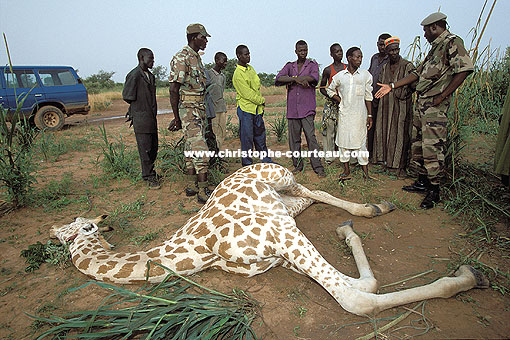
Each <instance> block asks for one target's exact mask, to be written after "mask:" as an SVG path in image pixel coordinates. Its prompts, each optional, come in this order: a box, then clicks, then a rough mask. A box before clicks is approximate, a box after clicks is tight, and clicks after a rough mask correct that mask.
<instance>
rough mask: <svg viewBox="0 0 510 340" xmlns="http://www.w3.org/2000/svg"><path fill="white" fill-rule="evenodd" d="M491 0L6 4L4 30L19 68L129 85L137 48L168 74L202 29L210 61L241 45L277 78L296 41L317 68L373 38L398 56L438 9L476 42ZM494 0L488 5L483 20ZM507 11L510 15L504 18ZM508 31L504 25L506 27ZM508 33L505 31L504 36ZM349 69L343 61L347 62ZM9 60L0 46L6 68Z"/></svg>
mask: <svg viewBox="0 0 510 340" xmlns="http://www.w3.org/2000/svg"><path fill="white" fill-rule="evenodd" d="M484 2H485V0H441V1H439V0H427V1H423V0H420V1H416V0H401V1H397V0H383V1H381V0H374V1H372V0H362V1H349V2H347V1H343V0H336V1H310V0H308V1H304V0H293V1H266V0H254V1H244V2H243V1H230V0H225V1H221V0H219V1H218V0H216V1H203V0H188V1H178V0H167V1H130V0H124V1H119V0H102V1H98V0H88V1H73V0H65V1H64V0H62V1H57V0H46V1H41V0H37V1H35V0H0V32H2V33H5V35H6V36H7V41H8V44H9V50H10V54H11V59H12V62H13V64H14V65H70V66H73V67H74V68H75V69H77V70H79V74H80V76H81V77H82V78H86V77H88V76H90V75H91V74H94V73H97V72H98V71H99V70H105V71H108V72H110V71H114V72H115V75H114V76H113V79H114V80H115V81H117V82H123V81H124V78H125V75H126V74H127V73H128V72H129V71H130V70H131V69H133V68H134V67H135V66H136V65H137V63H138V61H137V58H136V53H137V51H138V49H139V48H141V47H148V48H150V49H152V51H153V52H154V55H155V59H156V61H155V65H163V66H165V67H168V65H169V62H170V60H171V59H172V56H173V55H174V54H175V53H176V52H178V51H179V50H180V49H181V48H182V47H183V46H184V45H186V33H185V32H186V26H187V25H188V24H191V23H196V22H199V23H201V24H203V25H204V26H205V27H206V29H207V31H208V32H209V34H210V35H211V37H210V38H209V43H208V45H207V48H206V50H205V54H204V55H203V57H202V58H203V61H204V63H211V62H213V59H214V54H215V53H216V52H217V51H223V52H225V53H226V54H227V56H228V57H229V58H235V48H236V46H237V45H239V44H245V45H247V46H248V47H249V49H250V52H251V63H250V64H251V65H252V66H253V67H254V68H255V70H256V71H257V72H266V73H277V72H278V71H279V70H280V69H281V68H282V67H283V66H284V65H285V63H286V62H288V61H294V60H296V55H295V53H294V50H295V43H296V41H298V40H300V39H303V40H305V41H306V42H307V43H308V49H309V52H308V57H310V58H313V59H315V60H316V61H317V62H318V63H319V64H320V65H321V67H325V66H327V65H329V64H330V63H331V61H332V60H331V57H330V55H329V46H330V45H331V44H332V43H334V42H338V43H340V44H341V45H342V47H343V49H344V54H345V51H347V49H348V48H349V47H352V46H358V47H360V48H361V50H362V51H363V55H364V59H363V64H362V66H361V67H362V68H365V69H368V66H369V63H370V57H371V56H372V55H373V54H374V53H376V52H377V48H376V42H377V37H378V36H379V35H380V34H381V33H386V32H388V33H390V34H392V35H394V36H397V37H400V39H401V54H402V55H404V56H405V55H406V53H405V50H406V48H407V47H408V46H409V45H410V44H411V43H412V41H413V40H414V38H415V37H416V36H420V37H421V44H422V46H423V47H425V46H426V45H427V43H426V40H425V38H423V29H422V26H420V22H421V21H422V20H423V19H424V18H425V17H426V16H428V15H429V14H431V13H432V12H436V11H437V10H438V9H441V12H443V13H445V14H446V15H447V16H448V19H447V21H448V23H449V25H450V31H451V32H452V33H455V34H457V35H459V36H460V37H462V38H463V39H464V41H465V44H466V47H467V48H469V47H470V45H471V40H472V35H471V33H470V31H471V30H472V28H473V27H475V25H476V23H477V21H478V18H479V16H480V13H481V10H482V7H483V4H484ZM493 2H494V0H488V4H487V8H486V9H485V12H484V14H483V17H482V20H483V21H485V17H486V16H487V14H488V13H489V9H490V7H491V6H492V3H493ZM505 13H506V14H505ZM509 14H510V1H509V0H498V1H497V3H496V6H495V8H494V11H493V13H492V16H491V18H490V21H489V23H488V25H487V28H486V31H485V33H484V35H483V39H482V41H481V43H480V46H481V47H482V48H484V47H486V46H487V45H489V43H490V48H491V50H496V49H497V48H501V51H504V49H505V48H506V47H507V46H509V45H510V36H509V35H508V31H507V30H508V26H507V25H506V24H505V22H506V20H508V15H509ZM505 27H506V28H505ZM505 32H507V33H505ZM344 62H346V60H345V56H344ZM7 63H8V59H7V55H6V49H5V47H4V44H3V41H2V46H1V47H0V64H1V65H6V64H7Z"/></svg>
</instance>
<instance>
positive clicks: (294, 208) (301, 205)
mask: <svg viewBox="0 0 510 340" xmlns="http://www.w3.org/2000/svg"><path fill="white" fill-rule="evenodd" d="M280 197H281V198H282V201H283V203H284V204H285V206H286V207H287V210H288V211H289V215H290V216H291V217H292V218H294V217H296V216H297V215H299V214H301V213H302V212H303V210H305V209H306V208H308V207H309V206H310V205H311V204H312V203H313V200H312V199H311V198H305V197H295V196H288V195H283V194H280Z"/></svg>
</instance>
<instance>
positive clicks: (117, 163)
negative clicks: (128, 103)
mask: <svg viewBox="0 0 510 340" xmlns="http://www.w3.org/2000/svg"><path fill="white" fill-rule="evenodd" d="M99 132H100V135H101V139H102V142H103V143H102V144H101V149H102V153H103V159H102V161H101V163H100V164H101V166H102V168H103V171H104V173H105V174H106V175H107V176H108V177H110V178H120V177H128V178H131V179H135V180H138V179H139V178H140V177H141V175H140V168H139V165H138V155H137V153H136V151H134V150H128V148H127V146H126V144H124V140H123V139H122V135H120V136H119V138H116V141H115V142H110V140H109V139H108V135H107V133H106V128H105V126H104V123H103V126H102V127H101V126H100V127H99Z"/></svg>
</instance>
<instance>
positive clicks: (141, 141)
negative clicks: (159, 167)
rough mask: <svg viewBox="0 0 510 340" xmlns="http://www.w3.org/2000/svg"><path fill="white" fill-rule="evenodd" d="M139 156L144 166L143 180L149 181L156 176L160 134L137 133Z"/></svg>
mask: <svg viewBox="0 0 510 340" xmlns="http://www.w3.org/2000/svg"><path fill="white" fill-rule="evenodd" d="M135 137H136V144H137V145H138V154H139V155H140V162H141V164H142V178H143V179H144V180H146V181H147V180H149V179H150V178H151V177H154V176H156V171H154V162H155V161H156V157H157V155H158V134H157V133H135Z"/></svg>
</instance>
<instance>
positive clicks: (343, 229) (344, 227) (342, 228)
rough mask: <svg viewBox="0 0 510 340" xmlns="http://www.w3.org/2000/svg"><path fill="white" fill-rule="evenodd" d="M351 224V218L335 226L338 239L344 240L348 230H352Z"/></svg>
mask: <svg viewBox="0 0 510 340" xmlns="http://www.w3.org/2000/svg"><path fill="white" fill-rule="evenodd" d="M352 226H353V223H352V220H348V221H345V222H343V223H341V224H340V225H339V226H338V227H337V228H336V234H337V235H338V238H339V239H340V240H345V239H346V238H347V234H348V233H349V232H352Z"/></svg>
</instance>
